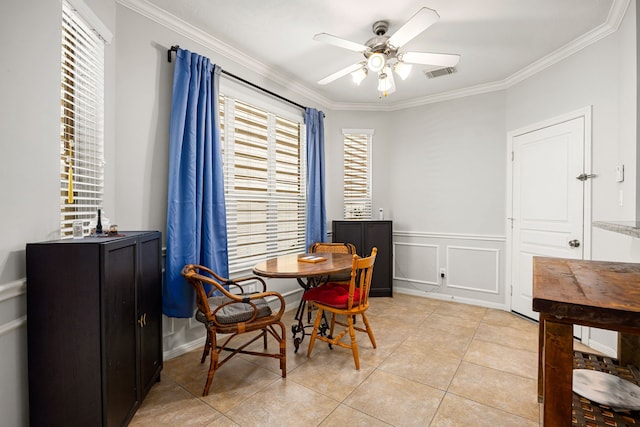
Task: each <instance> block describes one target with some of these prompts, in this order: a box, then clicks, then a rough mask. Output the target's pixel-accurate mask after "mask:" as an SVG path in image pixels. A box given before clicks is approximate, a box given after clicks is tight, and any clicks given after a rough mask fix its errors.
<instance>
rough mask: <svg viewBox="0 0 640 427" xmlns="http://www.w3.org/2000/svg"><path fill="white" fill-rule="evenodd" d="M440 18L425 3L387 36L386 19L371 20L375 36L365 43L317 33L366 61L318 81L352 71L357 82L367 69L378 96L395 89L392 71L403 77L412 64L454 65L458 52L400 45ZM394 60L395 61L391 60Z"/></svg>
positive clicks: (319, 37)
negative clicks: (407, 49) (374, 75)
mask: <svg viewBox="0 0 640 427" xmlns="http://www.w3.org/2000/svg"><path fill="white" fill-rule="evenodd" d="M438 19H440V16H439V15H438V13H437V12H436V11H435V10H433V9H429V8H427V7H423V8H421V9H420V10H419V11H418V12H417V13H416V14H415V15H413V16H412V17H411V18H410V19H409V20H408V21H407V22H406V23H405V24H404V25H403V26H402V27H400V28H399V29H398V30H397V31H396V32H395V33H394V34H393V35H392V36H387V35H386V34H387V31H388V30H389V22H387V21H377V22H375V23H374V24H373V27H372V30H373V33H374V34H375V36H374V37H373V38H371V39H369V40H368V41H367V42H365V44H360V43H355V42H352V41H349V40H345V39H342V38H340V37H336V36H333V35H331V34H327V33H320V34H316V35H315V36H313V39H314V40H316V41H319V42H323V43H328V44H332V45H334V46H338V47H341V48H344V49H348V50H352V51H355V52H360V53H362V54H363V55H364V57H365V61H361V62H358V63H356V64H353V65H349V66H348V67H346V68H343V69H342V70H340V71H336V72H335V73H333V74H331V75H329V76H327V77H325V78H324V79H322V80H319V81H318V84H320V85H326V84H328V83H331V82H333V81H334V80H337V79H339V78H340V77H343V76H346V75H347V74H351V77H352V78H353V81H354V82H355V83H356V84H357V85H359V84H360V83H361V82H362V81H363V80H364V79H365V77H367V74H368V73H369V71H371V72H374V73H377V74H378V92H380V95H381V96H387V95H388V94H391V93H393V92H395V90H396V86H395V81H394V78H393V71H394V72H395V73H396V74H397V75H398V76H399V77H400V78H401V79H402V80H405V79H406V78H407V77H408V76H409V73H410V72H411V66H412V64H421V65H434V66H438V67H453V66H455V65H456V64H457V63H458V61H459V60H460V55H456V54H451V53H430V52H405V51H402V50H401V49H402V46H404V45H405V44H406V43H408V42H409V41H410V40H412V39H413V38H414V37H416V36H417V35H418V34H420V33H422V32H423V31H424V30H426V29H427V28H429V27H430V26H431V25H433V24H434V23H436V22H437V21H438ZM394 61H395V62H394Z"/></svg>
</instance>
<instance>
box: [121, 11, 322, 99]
mask: <svg viewBox="0 0 640 427" xmlns="http://www.w3.org/2000/svg"><path fill="white" fill-rule="evenodd" d="M116 2H117V3H118V4H120V5H122V6H124V7H126V8H128V9H131V10H132V11H134V12H136V13H138V14H140V15H142V16H144V17H146V18H148V19H150V20H152V21H154V22H157V23H158V24H160V25H162V26H163V27H166V28H169V29H171V30H173V31H175V32H176V33H178V34H181V35H182V36H184V37H186V38H188V39H190V40H193V41H194V42H196V43H198V44H200V45H202V46H205V47H206V48H209V49H211V50H212V51H214V52H216V53H218V54H220V55H222V56H224V57H225V58H227V59H230V60H231V61H233V62H235V63H237V64H239V65H241V66H243V67H246V68H248V69H250V70H252V71H254V72H256V73H257V74H259V75H261V76H263V77H265V78H266V79H268V80H270V81H272V82H274V83H277V84H279V85H281V86H282V87H285V88H287V89H289V90H291V91H292V92H294V93H297V94H299V95H301V96H304V97H305V98H307V99H309V100H311V101H314V102H316V103H318V104H320V105H322V106H330V105H331V101H330V100H329V99H327V98H325V97H323V96H322V95H320V94H318V93H317V92H315V91H313V90H310V89H309V88H308V87H307V86H305V85H303V84H301V83H300V82H298V81H296V80H295V78H294V77H293V76H288V75H284V74H282V73H281V72H280V71H277V70H274V69H273V67H270V66H267V65H265V64H264V63H262V62H259V61H257V60H256V59H254V58H252V57H250V56H249V55H246V54H245V53H243V52H240V51H239V50H238V49H236V48H234V47H232V46H231V45H229V44H228V43H225V42H223V41H222V40H220V39H218V38H216V37H214V36H213V35H211V34H209V33H207V32H205V31H202V30H201V29H199V28H196V27H195V26H193V25H192V24H190V23H188V22H186V21H184V20H182V19H180V18H178V17H176V16H174V15H171V14H170V13H168V12H167V11H165V10H164V9H161V8H159V7H157V6H156V5H154V4H151V3H149V2H148V1H147V0H116ZM167 49H169V46H168V47H167Z"/></svg>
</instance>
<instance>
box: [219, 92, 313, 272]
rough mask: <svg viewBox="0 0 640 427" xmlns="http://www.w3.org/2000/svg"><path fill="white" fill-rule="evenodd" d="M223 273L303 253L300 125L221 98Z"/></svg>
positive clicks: (242, 103) (301, 144) (303, 165)
mask: <svg viewBox="0 0 640 427" xmlns="http://www.w3.org/2000/svg"><path fill="white" fill-rule="evenodd" d="M220 114H221V119H220V122H221V130H222V132H221V133H222V140H223V147H224V166H225V193H226V208H227V234H228V239H229V241H228V251H229V271H238V270H241V269H243V268H246V267H248V266H251V265H254V264H255V263H256V262H258V261H260V260H263V259H264V258H265V256H266V255H268V256H269V257H275V256H278V255H283V254H287V253H295V252H301V251H304V239H305V224H306V220H305V206H306V191H305V190H306V189H305V185H304V182H305V158H306V155H305V153H304V147H305V144H304V138H303V135H304V132H303V131H302V129H303V125H301V124H300V123H298V122H295V121H292V120H289V119H286V118H282V117H279V116H277V115H276V114H273V113H270V112H267V111H263V110H261V109H259V108H256V107H253V106H251V105H249V104H247V103H244V102H241V101H238V100H234V99H232V98H229V97H221V106H220Z"/></svg>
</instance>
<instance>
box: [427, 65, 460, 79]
mask: <svg viewBox="0 0 640 427" xmlns="http://www.w3.org/2000/svg"><path fill="white" fill-rule="evenodd" d="M457 71H458V70H456V68H455V67H445V68H438V69H436V70H426V71H425V72H424V74H425V75H426V76H427V78H429V79H435V78H436V77H442V76H447V75H449V74H453V73H455V72H457Z"/></svg>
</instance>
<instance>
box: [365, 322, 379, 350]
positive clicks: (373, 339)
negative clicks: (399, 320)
mask: <svg viewBox="0 0 640 427" xmlns="http://www.w3.org/2000/svg"><path fill="white" fill-rule="evenodd" d="M362 321H363V322H364V326H365V328H366V329H367V334H368V335H369V339H370V340H371V345H373V348H377V347H376V339H375V338H374V337H373V329H371V325H370V324H369V319H368V318H367V315H366V314H364V313H362Z"/></svg>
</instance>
